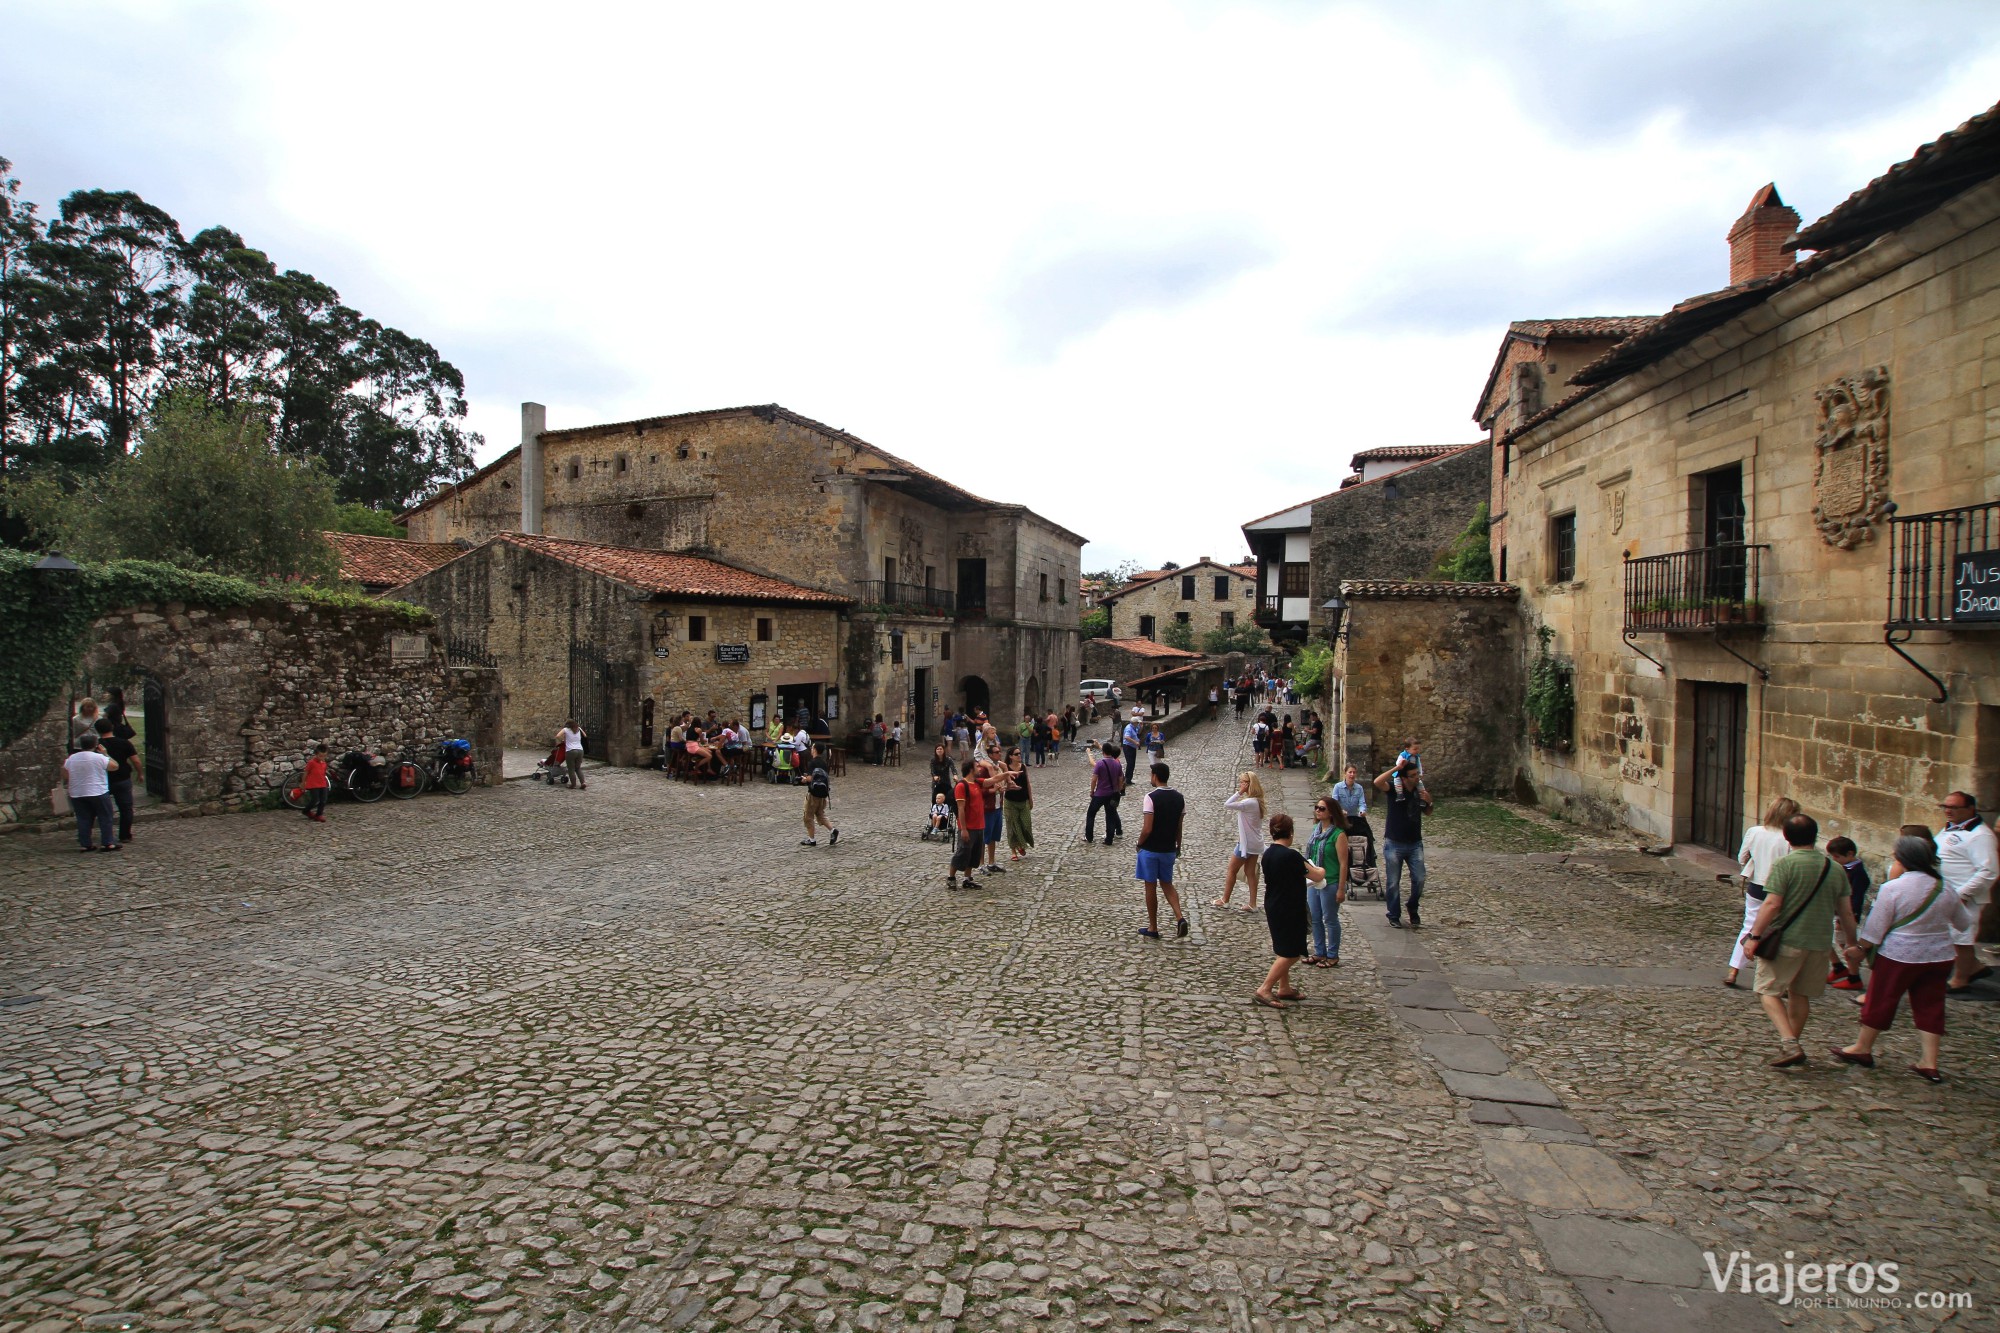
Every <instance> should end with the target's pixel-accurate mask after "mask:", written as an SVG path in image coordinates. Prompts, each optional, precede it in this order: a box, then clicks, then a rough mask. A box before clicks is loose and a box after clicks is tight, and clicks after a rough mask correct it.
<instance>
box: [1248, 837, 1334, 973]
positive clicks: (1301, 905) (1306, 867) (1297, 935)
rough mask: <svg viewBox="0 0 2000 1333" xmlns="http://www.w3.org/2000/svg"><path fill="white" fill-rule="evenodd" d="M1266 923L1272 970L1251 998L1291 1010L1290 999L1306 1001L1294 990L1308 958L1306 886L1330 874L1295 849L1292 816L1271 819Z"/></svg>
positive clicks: (1266, 866)
mask: <svg viewBox="0 0 2000 1333" xmlns="http://www.w3.org/2000/svg"><path fill="white" fill-rule="evenodd" d="M1263 866H1264V920H1265V922H1266V923H1267V924H1269V926H1270V927H1271V953H1272V954H1273V955H1274V957H1273V958H1272V959H1271V970H1270V972H1269V973H1268V974H1267V975H1266V976H1265V977H1264V984H1263V985H1261V986H1259V987H1258V988H1257V990H1256V991H1255V993H1253V994H1252V995H1251V996H1250V1002H1251V1003H1252V1004H1261V1005H1263V1006H1264V1007H1265V1008H1267V1009H1289V1008H1291V1006H1290V1005H1289V1004H1287V1003H1285V1002H1286V1001H1287V1000H1297V999H1300V998H1302V997H1301V996H1300V995H1299V993H1298V991H1296V990H1294V989H1293V988H1292V979H1291V975H1292V964H1294V963H1296V962H1298V961H1299V959H1301V958H1303V957H1305V954H1306V929H1307V925H1308V917H1307V913H1306V884H1307V883H1308V882H1311V883H1313V884H1319V883H1321V882H1323V881H1324V880H1325V879H1326V872H1325V871H1324V870H1321V869H1320V868H1319V867H1318V866H1316V865H1314V864H1313V863H1312V862H1310V861H1308V860H1306V858H1305V857H1303V856H1301V855H1299V853H1298V852H1296V851H1294V850H1293V849H1292V817H1291V816H1290V815H1272V816H1271V845H1270V846H1269V847H1266V848H1265V849H1264V857H1263Z"/></svg>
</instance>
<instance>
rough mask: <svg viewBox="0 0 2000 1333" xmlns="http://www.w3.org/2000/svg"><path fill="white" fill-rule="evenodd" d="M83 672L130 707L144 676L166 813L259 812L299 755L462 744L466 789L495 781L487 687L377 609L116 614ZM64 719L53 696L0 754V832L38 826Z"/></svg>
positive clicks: (493, 692)
mask: <svg viewBox="0 0 2000 1333" xmlns="http://www.w3.org/2000/svg"><path fill="white" fill-rule="evenodd" d="M83 674H84V676H85V677H86V678H88V679H91V680H93V681H101V682H107V683H109V682H117V681H129V682H132V683H131V684H129V685H128V686H127V694H128V696H130V697H131V698H132V699H133V700H135V701H136V700H137V699H138V698H139V697H140V689H139V685H138V681H139V680H140V679H141V678H142V677H143V676H146V675H150V676H152V677H154V678H155V679H156V680H158V681H159V682H160V684H161V686H162V688H163V691H164V698H163V703H162V706H161V707H160V708H158V709H157V710H153V711H149V712H148V715H147V719H146V723H147V734H148V742H149V747H161V748H164V751H165V753H166V755H167V760H166V764H165V774H166V782H167V799H168V800H170V801H171V802H173V803H175V804H178V805H182V806H188V807H196V808H200V809H202V810H204V811H208V812H218V811H221V810H223V809H227V808H231V807H235V806H241V805H244V804H248V803H250V802H253V801H255V800H258V799H260V798H262V797H263V796H264V795H265V794H266V793H268V792H269V791H270V790H271V789H272V787H273V786H274V785H275V784H276V783H277V782H278V781H280V780H281V779H282V778H283V777H284V776H286V775H287V774H289V773H291V772H292V771H294V770H296V769H298V768H300V767H301V766H302V765H303V764H304V762H305V756H306V753H307V752H308V750H309V749H310V747H311V744H312V743H314V742H325V743H326V744H327V745H328V746H330V747H332V750H333V753H334V754H335V755H336V756H337V755H339V754H341V753H343V752H345V751H347V750H356V749H362V750H374V751H377V752H379V753H385V754H391V755H393V754H397V753H400V752H401V751H402V750H404V749H405V748H421V747H426V746H428V745H429V744H430V743H431V742H433V741H436V740H439V739H442V738H444V737H448V736H456V737H464V738H466V739H468V740H470V741H472V743H473V761H474V763H475V765H476V766H477V771H478V774H479V779H480V781H481V782H482V783H487V784H492V783H497V782H499V781H500V777H501V773H500V749H501V704H500V686H499V680H498V677H497V673H496V672H493V671H491V670H488V669H485V668H480V667H458V666H451V665H448V664H447V662H446V659H445V651H444V644H443V641H442V639H441V638H440V636H439V634H438V632H437V631H436V630H435V629H432V628H428V627H417V628H413V627H411V626H409V625H407V624H406V623H404V622H402V621H401V620H399V618H398V617H397V616H396V615H395V614H394V613H393V612H391V611H389V610H388V609H386V608H385V609H381V610H374V609H361V610H348V609H340V610H335V609H331V608H325V607H319V606H313V605H308V604H304V603H296V602H271V603H264V604H259V605H255V606H244V607H232V608H226V609H220V610H210V609H205V608H201V607H187V606H183V605H182V604H181V603H179V602H167V603H164V604H161V605H156V606H136V607H130V608H127V609H124V610H121V611H117V612H113V613H111V614H109V615H106V616H104V617H102V618H100V619H99V620H98V621H97V622H96V623H95V625H94V626H93V627H92V629H91V646H90V648H89V650H88V651H87V653H86V655H85V658H84V664H83ZM69 707H70V703H69V700H68V699H67V698H63V699H58V700H55V701H53V702H51V704H50V705H49V709H48V711H47V713H45V714H44V715H43V717H42V719H41V720H40V721H39V722H38V723H36V725H35V726H34V727H33V728H31V729H30V730H29V731H28V733H27V734H26V735H24V736H22V737H21V738H20V739H19V740H18V741H16V742H15V743H14V744H13V745H10V746H8V747H7V748H6V749H5V750H0V823H8V822H14V821H17V820H21V821H27V820H35V819H44V818H49V817H51V816H52V813H53V811H52V807H51V804H50V800H49V792H50V790H51V789H52V788H53V787H55V786H56V784H57V783H58V782H59V781H60V780H61V771H62V761H63V758H64V756H65V753H66V748H67V747H66V744H65V741H66V736H67V719H68V714H69ZM163 732H164V737H163V736H162V733H163ZM162 741H164V744H163V746H162V744H161V743H162ZM154 753H157V751H156V750H155V751H153V753H149V755H148V763H149V765H150V764H151V761H152V758H153V754H154Z"/></svg>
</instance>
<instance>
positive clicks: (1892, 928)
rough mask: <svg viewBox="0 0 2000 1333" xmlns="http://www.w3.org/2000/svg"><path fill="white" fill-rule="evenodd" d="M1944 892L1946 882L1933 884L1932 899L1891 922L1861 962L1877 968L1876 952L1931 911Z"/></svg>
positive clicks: (1864, 952) (1865, 952)
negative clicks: (1894, 935)
mask: <svg viewBox="0 0 2000 1333" xmlns="http://www.w3.org/2000/svg"><path fill="white" fill-rule="evenodd" d="M1943 892H1944V880H1943V879H1942V878H1940V879H1939V880H1938V882H1937V883H1936V884H1933V885H1932V886H1931V894H1930V897H1928V898H1926V899H1924V900H1923V902H1921V903H1919V904H1918V905H1917V910H1916V911H1914V912H1912V913H1910V914H1909V915H1908V916H1906V917H1903V918H1902V919H1901V920H1899V921H1893V922H1891V923H1890V925H1889V928H1888V929H1887V930H1885V931H1883V932H1882V938H1881V939H1879V940H1877V941H1875V943H1873V944H1871V945H1869V946H1868V947H1867V948H1866V949H1865V950H1863V951H1862V955H1861V961H1862V962H1864V963H1866V964H1868V966H1870V967H1873V966H1875V951H1876V950H1877V949H1880V948H1881V947H1882V946H1883V945H1885V944H1887V943H1888V942H1889V937H1890V936H1891V935H1893V934H1895V933H1896V932H1897V931H1899V930H1901V929H1902V928H1903V927H1904V926H1907V925H1909V924H1910V923H1911V922H1912V921H1915V920H1916V919H1917V918H1918V917H1920V916H1922V915H1923V914H1924V913H1925V912H1928V911H1930V910H1931V904H1932V903H1934V902H1936V901H1937V900H1938V895H1939V894H1940V893H1943Z"/></svg>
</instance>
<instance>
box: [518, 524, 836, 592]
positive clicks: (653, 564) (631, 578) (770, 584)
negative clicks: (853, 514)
mask: <svg viewBox="0 0 2000 1333" xmlns="http://www.w3.org/2000/svg"><path fill="white" fill-rule="evenodd" d="M492 540H494V541H496V542H506V543H507V544H508V545H510V546H518V547H520V548H522V549H523V550H527V551H533V552H535V553H536V554H537V555H544V556H547V557H548V558H549V559H551V560H560V561H562V562H563V563H564V564H566V565H575V566H576V567H577V568H578V569H587V570H589V571H590V572H591V573H593V574H601V575H603V576H604V577H605V578H608V579H615V580H617V581H618V582H619V583H623V584H625V585H626V586H627V587H631V588H637V589H638V590H639V591H641V592H649V593H653V594H655V595H657V596H675V597H688V598H693V599H696V600H702V601H707V600H723V601H734V602H800V603H807V604H813V605H822V606H845V605H847V604H848V603H849V602H850V601H851V600H852V599H851V598H847V597H842V596H839V595H838V594H836V593H830V592H822V591H821V590H819V589H818V588H806V587H801V586H800V585H799V584H796V583H787V582H785V581H784V580H783V579H774V578H771V577H770V576H769V575H766V574H753V573H751V572H750V571H749V570H747V569H738V568H736V566H734V565H725V564H723V563H722V562H721V561H720V560H710V559H708V558H706V557H704V556H698V555H676V554H673V553H671V552H668V551H642V550H638V549H635V548H633V547H629V546H606V545H603V544H602V543H600V542H580V541H574V540H571V539H570V538H568V537H544V536H540V535H536V534H530V533H525V532H503V533H501V534H500V535H499V536H497V537H494V538H493V539H492Z"/></svg>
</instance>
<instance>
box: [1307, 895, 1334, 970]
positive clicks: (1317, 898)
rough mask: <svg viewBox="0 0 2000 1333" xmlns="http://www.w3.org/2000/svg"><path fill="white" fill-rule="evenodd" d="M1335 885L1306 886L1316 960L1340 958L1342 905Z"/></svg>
mask: <svg viewBox="0 0 2000 1333" xmlns="http://www.w3.org/2000/svg"><path fill="white" fill-rule="evenodd" d="M1339 892H1340V889H1339V887H1338V886H1337V885H1334V884H1324V885H1320V884H1308V885H1306V912H1307V913H1308V914H1309V915H1310V916H1311V918H1312V949H1313V956H1314V957H1315V958H1338V957H1340V904H1339V903H1337V902H1335V901H1334V895H1335V894H1336V893H1339Z"/></svg>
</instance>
